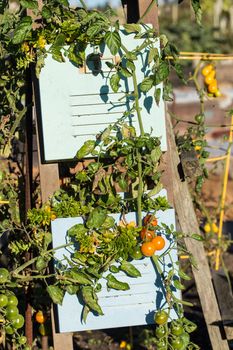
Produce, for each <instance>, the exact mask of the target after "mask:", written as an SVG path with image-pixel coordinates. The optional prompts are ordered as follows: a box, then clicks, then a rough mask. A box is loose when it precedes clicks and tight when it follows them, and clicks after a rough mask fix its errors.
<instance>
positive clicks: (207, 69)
mask: <svg viewBox="0 0 233 350" xmlns="http://www.w3.org/2000/svg"><path fill="white" fill-rule="evenodd" d="M213 69H214V66H213V65H212V64H208V65H207V66H205V67H204V68H203V69H202V71H201V73H202V75H203V76H204V77H206V76H207V75H208V74H209V73H210V72H211V71H212V70H213Z"/></svg>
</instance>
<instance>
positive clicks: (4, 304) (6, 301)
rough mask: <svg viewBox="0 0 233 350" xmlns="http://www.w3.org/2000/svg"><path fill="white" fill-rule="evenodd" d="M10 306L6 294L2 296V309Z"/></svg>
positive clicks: (0, 303) (0, 300)
mask: <svg viewBox="0 0 233 350" xmlns="http://www.w3.org/2000/svg"><path fill="white" fill-rule="evenodd" d="M7 304H8V298H7V296H6V295H5V294H0V307H5V306H7Z"/></svg>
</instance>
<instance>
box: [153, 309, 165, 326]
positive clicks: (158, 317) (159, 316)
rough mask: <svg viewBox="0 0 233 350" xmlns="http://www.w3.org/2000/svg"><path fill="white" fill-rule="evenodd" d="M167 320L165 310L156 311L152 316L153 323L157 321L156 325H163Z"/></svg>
mask: <svg viewBox="0 0 233 350" xmlns="http://www.w3.org/2000/svg"><path fill="white" fill-rule="evenodd" d="M167 320H168V313H167V312H166V311H164V310H160V311H158V312H156V314H155V316H154V321H155V323H157V324H158V325H164V324H165V323H167Z"/></svg>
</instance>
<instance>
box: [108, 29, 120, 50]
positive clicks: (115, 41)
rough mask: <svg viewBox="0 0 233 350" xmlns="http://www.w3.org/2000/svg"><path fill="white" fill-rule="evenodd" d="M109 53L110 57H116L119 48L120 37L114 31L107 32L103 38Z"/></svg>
mask: <svg viewBox="0 0 233 350" xmlns="http://www.w3.org/2000/svg"><path fill="white" fill-rule="evenodd" d="M104 40H105V42H106V44H107V46H108V48H109V50H110V52H111V54H112V55H116V54H117V52H118V51H119V49H120V47H121V37H120V35H119V33H118V32H117V31H116V30H114V32H110V31H108V32H107V33H106V34H105V38H104Z"/></svg>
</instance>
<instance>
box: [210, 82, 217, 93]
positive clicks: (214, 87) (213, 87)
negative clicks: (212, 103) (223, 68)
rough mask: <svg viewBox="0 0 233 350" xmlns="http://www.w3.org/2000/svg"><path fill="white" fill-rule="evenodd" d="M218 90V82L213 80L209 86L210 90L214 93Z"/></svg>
mask: <svg viewBox="0 0 233 350" xmlns="http://www.w3.org/2000/svg"><path fill="white" fill-rule="evenodd" d="M217 90H218V86H217V82H216V81H213V82H212V83H211V84H210V85H209V86H208V91H209V92H210V93H212V94H214V93H215V92H216V91H217Z"/></svg>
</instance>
